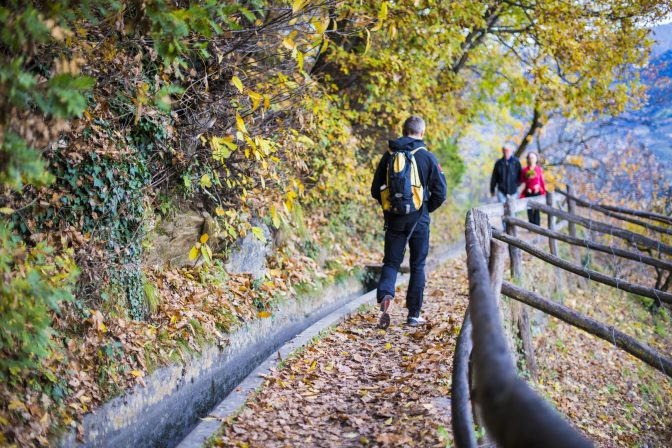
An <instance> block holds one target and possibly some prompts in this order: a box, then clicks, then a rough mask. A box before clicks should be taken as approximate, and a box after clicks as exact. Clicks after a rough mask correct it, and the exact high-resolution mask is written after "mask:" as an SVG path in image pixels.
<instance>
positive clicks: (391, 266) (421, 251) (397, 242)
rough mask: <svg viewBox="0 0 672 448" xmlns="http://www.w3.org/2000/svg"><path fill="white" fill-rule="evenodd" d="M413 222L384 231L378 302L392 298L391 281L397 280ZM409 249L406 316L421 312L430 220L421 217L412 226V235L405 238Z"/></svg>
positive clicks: (392, 282) (416, 314) (392, 284)
mask: <svg viewBox="0 0 672 448" xmlns="http://www.w3.org/2000/svg"><path fill="white" fill-rule="evenodd" d="M414 224H415V222H412V221H411V222H408V223H405V224H403V225H402V226H396V227H388V229H387V230H386V231H385V257H384V258H383V270H382V272H381V275H380V282H379V283H378V292H377V297H378V302H381V301H382V300H383V297H385V296H386V295H390V296H392V297H394V291H395V288H394V284H395V283H396V281H397V272H399V267H400V266H401V262H402V261H403V259H404V253H405V251H406V240H407V239H408V236H409V234H410V233H411V229H412V228H413V225H414ZM408 247H409V249H410V265H411V279H410V281H409V283H408V292H407V294H406V308H408V312H409V316H416V317H418V316H419V315H420V309H421V308H422V300H423V294H424V290H425V261H426V259H427V253H428V252H429V223H428V222H426V221H425V220H424V219H421V220H420V222H418V224H417V225H416V226H415V229H414V230H413V233H412V234H411V238H410V239H409V240H408Z"/></svg>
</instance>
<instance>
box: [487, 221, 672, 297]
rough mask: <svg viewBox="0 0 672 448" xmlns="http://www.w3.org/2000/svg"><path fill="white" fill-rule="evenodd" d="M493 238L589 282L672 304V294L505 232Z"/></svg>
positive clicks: (497, 233)
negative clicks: (587, 265)
mask: <svg viewBox="0 0 672 448" xmlns="http://www.w3.org/2000/svg"><path fill="white" fill-rule="evenodd" d="M492 237H493V238H496V239H498V240H500V241H503V242H505V243H507V244H508V245H509V246H514V247H517V248H518V249H521V250H524V251H525V252H527V253H528V254H531V255H534V256H535V257H536V258H538V259H540V260H543V261H545V262H547V263H550V264H552V265H554V266H557V267H559V268H562V269H564V270H565V271H569V272H571V273H573V274H576V275H580V276H581V277H585V278H587V279H588V280H595V281H596V282H599V283H603V284H605V285H608V286H613V287H614V288H616V289H622V290H623V291H627V292H631V293H633V294H638V295H640V296H644V297H649V298H651V299H654V300H659V301H662V302H665V303H670V304H672V294H671V293H668V292H665V291H660V290H658V289H655V288H649V287H647V286H641V285H637V284H635V283H630V282H628V281H625V280H621V279H619V278H616V277H612V276H610V275H606V274H602V273H601V272H597V271H593V270H591V269H587V268H584V267H583V266H579V265H576V264H574V263H570V262H568V261H565V260H563V259H562V258H560V257H556V256H555V255H551V254H549V253H548V252H545V251H543V250H540V249H537V248H536V247H534V246H533V245H531V244H528V243H526V242H525V241H523V240H521V239H519V238H515V237H512V236H511V235H507V234H506V233H504V232H501V231H499V230H496V229H492Z"/></svg>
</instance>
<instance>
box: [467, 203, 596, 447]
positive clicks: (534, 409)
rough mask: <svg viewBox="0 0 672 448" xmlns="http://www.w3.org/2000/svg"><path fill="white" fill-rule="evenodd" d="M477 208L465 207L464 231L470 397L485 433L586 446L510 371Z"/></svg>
mask: <svg viewBox="0 0 672 448" xmlns="http://www.w3.org/2000/svg"><path fill="white" fill-rule="evenodd" d="M477 213H478V210H470V211H469V212H468V213H467V218H466V226H465V227H466V228H465V236H466V251H467V268H468V271H469V298H470V314H471V321H472V328H473V330H472V338H473V346H474V348H473V351H472V359H473V362H474V365H475V366H476V369H475V372H476V376H477V381H478V385H479V390H478V393H477V395H476V400H477V401H478V402H479V403H480V404H481V405H482V407H483V410H484V418H485V425H486V428H487V430H488V434H489V435H492V436H493V438H494V440H495V441H496V442H497V444H498V446H502V447H504V448H509V447H518V448H527V447H530V448H531V447H538V446H544V447H548V448H556V447H557V448H560V447H567V446H571V447H590V446H592V443H591V442H590V441H589V440H587V439H586V438H585V437H583V436H582V435H581V434H580V433H578V432H577V431H576V430H575V429H574V428H572V426H571V425H570V424H569V423H568V422H567V421H566V420H564V419H563V418H562V417H561V416H560V415H559V414H558V413H557V412H556V411H555V410H554V409H553V408H552V407H551V406H550V405H549V404H548V403H546V402H545V401H544V400H543V399H542V398H541V397H539V396H538V395H537V394H536V393H535V392H534V391H533V390H532V389H531V388H530V387H529V386H528V385H527V384H526V383H525V382H524V381H523V380H521V379H520V378H518V376H517V375H516V371H515V367H514V364H513V360H512V358H511V355H510V353H509V351H508V350H507V347H506V340H505V338H504V334H503V331H502V322H501V319H500V317H499V311H498V310H497V302H496V300H495V296H494V292H493V291H492V287H491V286H490V274H489V272H488V266H487V262H486V260H485V257H484V256H483V252H482V250H481V248H480V244H479V239H478V237H477V235H476V230H475V226H474V214H477ZM493 233H494V231H493Z"/></svg>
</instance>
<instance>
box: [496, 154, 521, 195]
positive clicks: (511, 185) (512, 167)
mask: <svg viewBox="0 0 672 448" xmlns="http://www.w3.org/2000/svg"><path fill="white" fill-rule="evenodd" d="M521 170H522V168H521V166H520V160H518V157H516V156H514V155H513V145H512V144H510V143H506V144H504V146H502V158H501V159H499V160H497V162H495V167H494V168H493V169H492V177H490V194H491V195H492V196H495V194H497V200H498V201H499V202H501V203H504V202H506V198H507V197H509V196H513V195H515V194H516V192H517V191H518V179H519V178H520V172H521Z"/></svg>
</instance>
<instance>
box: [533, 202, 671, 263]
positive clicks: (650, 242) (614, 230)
mask: <svg viewBox="0 0 672 448" xmlns="http://www.w3.org/2000/svg"><path fill="white" fill-rule="evenodd" d="M528 206H529V207H531V208H533V209H536V210H540V211H542V212H544V213H546V214H549V215H553V216H555V217H558V218H561V219H565V220H567V221H569V222H573V223H576V224H580V225H582V226H583V227H585V228H587V229H589V230H595V231H596V232H600V233H604V234H607V235H612V236H615V237H618V238H621V239H624V240H626V241H629V242H631V243H633V244H636V245H639V246H643V247H647V248H649V249H653V250H656V251H659V252H662V253H664V254H667V255H672V246H669V245H667V244H665V243H662V242H660V241H657V240H654V239H652V238H649V237H647V236H644V235H641V234H639V233H635V232H631V231H629V230H625V229H622V228H620V227H616V226H612V225H610V224H604V223H601V222H598V221H594V220H592V219H588V218H584V217H583V216H578V215H574V214H571V213H568V212H565V211H562V210H558V209H556V208H553V207H549V206H548V205H546V204H541V203H539V202H529V203H528Z"/></svg>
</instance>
